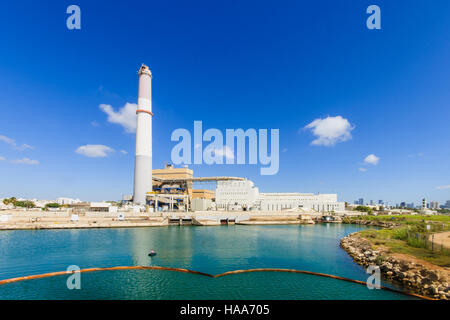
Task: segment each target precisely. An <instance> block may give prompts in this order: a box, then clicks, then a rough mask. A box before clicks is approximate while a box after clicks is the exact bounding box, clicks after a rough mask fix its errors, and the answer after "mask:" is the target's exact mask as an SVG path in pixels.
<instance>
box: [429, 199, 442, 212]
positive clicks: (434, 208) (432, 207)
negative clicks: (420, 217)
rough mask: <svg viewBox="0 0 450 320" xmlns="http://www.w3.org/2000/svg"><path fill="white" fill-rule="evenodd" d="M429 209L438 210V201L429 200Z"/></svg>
mask: <svg viewBox="0 0 450 320" xmlns="http://www.w3.org/2000/svg"><path fill="white" fill-rule="evenodd" d="M430 209H431V210H438V209H440V206H439V202H437V201H431V202H430Z"/></svg>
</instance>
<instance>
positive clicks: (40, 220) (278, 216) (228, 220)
mask: <svg viewBox="0 0 450 320" xmlns="http://www.w3.org/2000/svg"><path fill="white" fill-rule="evenodd" d="M76 218H77V221H72V219H71V214H69V213H67V212H55V213H42V212H13V213H9V216H8V220H7V221H1V222H0V231H1V230H49V229H91V228H135V227H165V226H170V225H179V226H191V225H192V226H220V225H233V224H241V225H297V224H298V225H300V224H314V223H315V222H314V219H315V217H314V216H313V215H310V214H304V213H298V212H286V213H281V212H258V213H253V212H252V213H248V212H231V211H228V212H220V211H219V212H195V213H193V212H183V213H180V212H165V213H158V214H144V213H134V212H127V213H124V216H123V217H122V218H119V217H118V215H117V213H116V214H110V213H107V212H106V213H101V212H88V213H85V214H80V215H78V216H77V217H76Z"/></svg>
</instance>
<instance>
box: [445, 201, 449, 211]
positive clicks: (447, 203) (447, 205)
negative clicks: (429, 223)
mask: <svg viewBox="0 0 450 320" xmlns="http://www.w3.org/2000/svg"><path fill="white" fill-rule="evenodd" d="M445 208H447V209H450V200H447V201H446V202H445Z"/></svg>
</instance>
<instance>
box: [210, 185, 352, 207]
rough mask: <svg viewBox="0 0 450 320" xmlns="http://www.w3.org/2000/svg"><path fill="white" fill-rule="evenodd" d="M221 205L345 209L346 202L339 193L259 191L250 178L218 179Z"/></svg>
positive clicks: (219, 203)
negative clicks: (340, 197)
mask: <svg viewBox="0 0 450 320" xmlns="http://www.w3.org/2000/svg"><path fill="white" fill-rule="evenodd" d="M216 205H217V208H218V209H225V210H230V209H235V208H241V209H243V210H255V209H256V210H264V211H282V210H288V209H297V208H300V209H305V210H313V211H316V212H331V211H345V203H344V202H338V201H337V194H313V193H259V190H258V188H257V187H255V186H254V184H253V182H252V181H250V180H244V181H218V182H217V188H216Z"/></svg>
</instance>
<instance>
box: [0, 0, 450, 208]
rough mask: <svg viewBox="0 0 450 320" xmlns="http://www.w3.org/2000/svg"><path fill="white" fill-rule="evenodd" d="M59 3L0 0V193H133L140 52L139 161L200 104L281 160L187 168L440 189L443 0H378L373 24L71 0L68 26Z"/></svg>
mask: <svg viewBox="0 0 450 320" xmlns="http://www.w3.org/2000/svg"><path fill="white" fill-rule="evenodd" d="M67 5H68V4H67V3H54V2H52V3H39V2H36V1H25V3H24V2H21V3H14V2H7V3H5V4H4V6H3V9H2V12H4V13H6V14H4V15H3V16H2V19H0V27H1V28H0V30H1V31H0V33H1V35H2V41H1V42H0V49H1V50H0V68H1V70H2V72H1V73H0V87H1V88H2V90H1V91H0V105H1V106H2V116H1V117H0V197H11V196H16V197H24V198H38V199H56V198H59V197H69V198H79V199H83V200H88V201H91V200H92V201H96V200H118V199H120V198H121V196H122V195H123V194H132V193H133V169H134V157H133V155H134V148H135V130H136V103H137V95H138V92H137V89H138V83H137V79H138V76H137V70H138V68H139V67H140V65H141V64H142V63H146V64H148V65H149V67H150V69H151V71H152V74H153V80H152V86H153V88H152V95H153V96H152V101H153V113H154V118H153V124H152V125H153V168H162V167H163V166H164V162H170V159H171V150H172V148H173V146H174V145H175V144H176V143H174V142H171V140H170V137H171V133H172V132H173V131H174V130H176V129H178V128H186V129H188V130H193V128H192V124H193V122H194V121H197V120H199V121H202V122H203V125H204V129H208V128H217V129H219V130H221V131H222V132H225V130H226V129H228V128H232V129H234V128H243V129H244V130H245V129H249V128H254V129H256V130H259V129H272V128H274V129H279V141H280V161H279V171H278V173H277V174H276V175H273V176H261V175H260V166H258V165H249V164H245V165H206V164H203V165H192V166H190V168H191V169H193V170H194V174H195V176H241V177H246V178H248V179H250V180H252V181H253V182H254V183H255V185H257V186H258V187H259V189H260V191H261V192H303V193H318V192H320V193H337V194H338V199H339V201H347V202H349V203H353V202H354V201H355V200H357V199H359V198H364V199H368V200H369V201H370V200H371V199H373V201H374V203H376V202H377V201H378V200H379V199H383V201H387V202H389V203H390V204H395V203H400V202H405V203H411V202H414V203H416V204H417V203H419V201H421V199H422V198H426V199H427V200H428V201H429V202H431V201H438V202H439V203H440V204H444V203H446V201H448V200H449V199H450V162H449V161H448V159H449V158H450V148H448V147H447V145H448V141H450V126H449V125H448V119H450V108H448V101H450V81H449V79H448V70H450V42H449V41H448V30H450V20H449V19H448V12H450V2H448V1H436V2H433V6H430V5H429V2H427V1H417V2H415V3H414V5H411V3H410V2H408V1H395V2H394V1H384V0H380V1H378V2H377V5H378V6H380V8H381V12H382V28H381V30H368V29H367V27H366V18H367V14H366V8H367V4H361V3H358V2H336V1H324V0H323V1H316V2H309V3H300V2H295V1H281V2H277V3H274V2H268V1H258V2H253V1H249V2H242V3H241V2H239V3H237V2H236V3H229V2H226V3H225V2H224V3H217V2H211V1H194V3H189V4H187V3H186V2H184V1H175V2H170V3H165V2H143V3H141V4H140V5H139V6H131V5H129V4H127V3H115V4H114V5H111V3H110V2H106V1H95V2H92V1H85V0H80V1H78V3H77V5H79V6H80V8H81V12H82V24H81V25H82V27H81V30H68V29H67V27H66V23H65V18H66V17H67V14H66V7H67ZM24 8H26V9H24ZM106 8H107V10H106ZM142 12H148V13H149V18H148V19H136V17H137V16H139V15H141V14H142ZM18 17H19V18H18ZM411 17H414V19H413V18H411ZM11 30H14V32H11Z"/></svg>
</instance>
